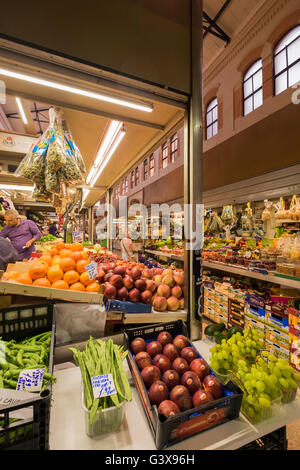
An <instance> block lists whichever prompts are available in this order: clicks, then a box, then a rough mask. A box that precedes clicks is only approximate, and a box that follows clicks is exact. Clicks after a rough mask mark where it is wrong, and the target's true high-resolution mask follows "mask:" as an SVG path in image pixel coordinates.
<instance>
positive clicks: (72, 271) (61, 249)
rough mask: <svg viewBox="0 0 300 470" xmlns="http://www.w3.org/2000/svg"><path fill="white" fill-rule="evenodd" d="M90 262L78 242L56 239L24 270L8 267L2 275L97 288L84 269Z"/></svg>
mask: <svg viewBox="0 0 300 470" xmlns="http://www.w3.org/2000/svg"><path fill="white" fill-rule="evenodd" d="M89 262H90V260H89V258H88V255H87V252H86V251H84V249H83V246H82V245H81V244H80V243H72V244H65V243H63V242H59V243H58V244H57V245H56V246H55V247H54V248H51V249H50V250H49V252H47V253H46V254H44V255H42V256H41V257H40V258H37V259H36V260H35V261H32V262H30V263H29V269H28V271H27V273H24V274H21V273H19V272H16V271H9V272H6V273H5V274H4V278H5V279H12V280H14V281H16V282H20V283H21V284H28V285H33V286H39V287H53V288H54V289H69V290H75V291H80V292H98V291H99V283H98V282H97V281H96V280H91V279H90V278H89V275H88V273H87V271H86V269H85V266H86V265H87V264H89Z"/></svg>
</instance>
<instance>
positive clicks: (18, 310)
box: [0, 301, 53, 341]
mask: <svg viewBox="0 0 300 470" xmlns="http://www.w3.org/2000/svg"><path fill="white" fill-rule="evenodd" d="M52 318H53V302H51V301H50V302H45V303H41V304H35V305H17V306H15V307H9V308H1V309H0V337H1V338H2V339H3V340H4V341H10V340H11V339H15V340H16V341H22V340H23V339H25V338H26V337H29V336H34V335H38V334H40V333H43V332H46V331H50V330H52Z"/></svg>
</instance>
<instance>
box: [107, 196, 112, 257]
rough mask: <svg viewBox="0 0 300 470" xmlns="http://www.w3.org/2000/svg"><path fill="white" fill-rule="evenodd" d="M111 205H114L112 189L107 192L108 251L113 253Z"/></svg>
mask: <svg viewBox="0 0 300 470" xmlns="http://www.w3.org/2000/svg"><path fill="white" fill-rule="evenodd" d="M111 203H112V189H111V188H109V189H108V190H107V191H106V206H107V249H108V250H111V251H112V242H113V240H112V219H113V217H112V213H111Z"/></svg>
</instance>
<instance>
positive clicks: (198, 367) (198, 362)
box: [190, 357, 209, 380]
mask: <svg viewBox="0 0 300 470" xmlns="http://www.w3.org/2000/svg"><path fill="white" fill-rule="evenodd" d="M190 369H191V370H192V371H193V372H195V374H197V375H198V377H199V379H200V380H202V379H203V378H204V377H205V376H206V375H208V374H209V366H208V364H207V363H206V362H205V360H204V359H201V358H200V357H198V358H196V359H194V360H193V361H192V362H191V363H190Z"/></svg>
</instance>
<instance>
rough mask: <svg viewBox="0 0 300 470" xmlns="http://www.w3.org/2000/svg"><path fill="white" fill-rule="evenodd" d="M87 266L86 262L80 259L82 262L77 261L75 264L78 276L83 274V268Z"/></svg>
mask: <svg viewBox="0 0 300 470" xmlns="http://www.w3.org/2000/svg"><path fill="white" fill-rule="evenodd" d="M87 264H88V261H87V260H85V259H82V260H80V261H77V263H76V269H77V271H78V272H79V274H81V273H84V272H85V267H86V265H87Z"/></svg>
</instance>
